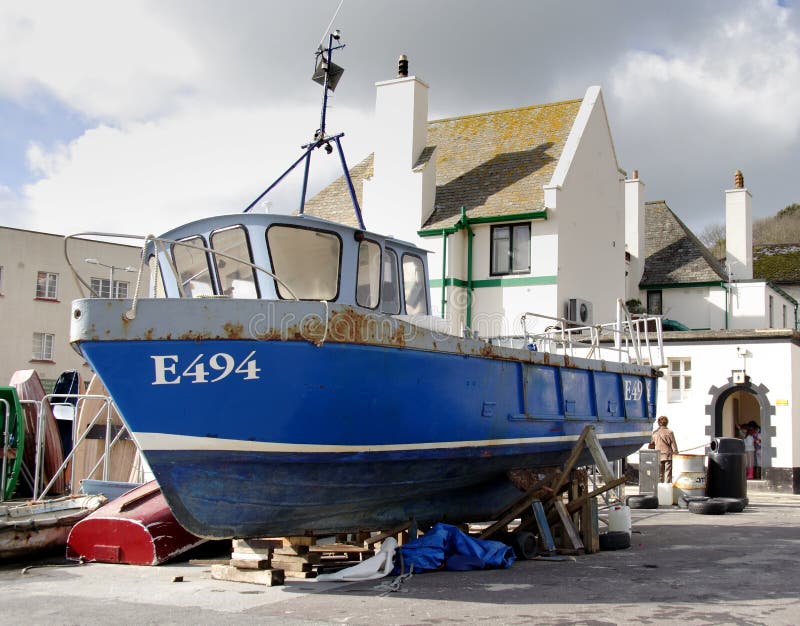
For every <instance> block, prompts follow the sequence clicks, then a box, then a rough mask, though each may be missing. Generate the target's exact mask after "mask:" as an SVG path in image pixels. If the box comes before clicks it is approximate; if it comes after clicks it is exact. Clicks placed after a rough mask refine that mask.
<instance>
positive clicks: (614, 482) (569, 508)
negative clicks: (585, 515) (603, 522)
mask: <svg viewBox="0 0 800 626" xmlns="http://www.w3.org/2000/svg"><path fill="white" fill-rule="evenodd" d="M625 480H626V479H625V476H622V477H621V478H615V479H614V480H612V481H611V482H609V483H607V484H605V485H603V486H602V487H598V488H597V489H595V490H594V491H590V492H589V493H587V494H585V495H584V496H581V497H580V498H578V499H577V500H575V501H574V502H570V503H569V504H568V505H567V511H569V512H570V513H574V512H575V511H577V510H578V509H580V508H581V507H582V506H583V504H584V502H586V501H587V500H589V498H594V497H595V496H599V495H600V494H601V493H605V492H606V491H609V490H611V489H614V487H619V486H620V485H621V484H623V483H624V482H625Z"/></svg>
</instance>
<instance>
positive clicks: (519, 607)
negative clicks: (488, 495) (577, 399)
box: [0, 494, 800, 625]
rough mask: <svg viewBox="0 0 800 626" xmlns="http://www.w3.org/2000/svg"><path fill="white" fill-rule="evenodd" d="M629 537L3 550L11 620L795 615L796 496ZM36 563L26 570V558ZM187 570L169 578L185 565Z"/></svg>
mask: <svg viewBox="0 0 800 626" xmlns="http://www.w3.org/2000/svg"><path fill="white" fill-rule="evenodd" d="M632 520H633V535H632V546H631V548H630V549H627V550H620V551H612V552H601V553H599V554H593V555H586V556H578V557H575V561H566V562H552V561H537V560H533V561H517V562H516V563H514V565H513V566H512V567H511V568H510V569H507V570H484V571H474V572H434V573H426V574H419V575H415V576H413V577H411V578H410V579H408V580H406V581H405V582H404V583H403V585H402V587H401V589H400V591H397V592H387V591H386V590H385V589H384V588H381V583H382V582H385V581H387V580H391V579H384V580H383V581H369V582H358V583H321V582H317V581H315V580H303V581H299V580H298V581H291V580H290V581H288V582H287V584H286V585H284V586H279V587H263V586H260V585H254V584H247V583H234V582H222V581H217V580H213V579H212V578H211V573H210V566H208V565H195V564H190V563H188V562H179V563H172V564H167V565H161V566H158V567H138V566H129V565H109V564H98V563H89V564H84V565H72V564H70V563H69V562H68V561H65V560H63V559H61V558H49V559H41V560H39V561H35V562H30V563H19V562H18V563H2V564H0V601H2V606H3V610H2V613H1V614H0V615H2V617H0V620H2V622H3V623H7V624H11V623H16V624H22V623H27V624H110V623H117V624H159V625H161V624H212V623H213V624H228V623H230V624H240V623H241V624H250V623H253V624H256V623H258V624H272V623H275V624H277V623H280V624H342V623H346V624H370V625H374V624H476V623H482V624H545V625H556V624H592V625H594V624H669V623H681V624H797V623H800V585H798V575H797V574H798V563H800V496H789V495H775V494H751V495H750V506H749V507H748V508H747V509H745V511H744V512H742V513H727V514H725V515H721V516H716V515H696V514H692V513H689V512H688V511H686V510H684V509H678V508H677V507H668V508H659V509H657V510H633V511H632ZM30 565H32V566H33V567H30V568H28V569H26V570H24V572H23V568H24V567H26V566H30ZM181 576H182V577H183V581H182V582H173V579H175V578H176V577H181Z"/></svg>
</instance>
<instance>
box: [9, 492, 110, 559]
mask: <svg viewBox="0 0 800 626" xmlns="http://www.w3.org/2000/svg"><path fill="white" fill-rule="evenodd" d="M105 501H106V499H105V498H104V497H103V496H64V497H62V498H55V499H53V500H45V501H38V502H27V503H25V504H16V505H0V559H13V558H20V557H24V556H28V555H30V554H33V553H35V552H41V551H45V550H51V549H54V548H58V547H59V546H64V545H65V544H66V543H67V537H68V536H69V531H70V529H71V528H72V526H73V525H74V524H75V523H76V522H77V521H79V520H81V519H83V518H84V517H86V516H87V515H89V514H90V513H91V512H92V511H94V510H96V509H98V508H99V507H100V506H102V505H103V503H104V502H105Z"/></svg>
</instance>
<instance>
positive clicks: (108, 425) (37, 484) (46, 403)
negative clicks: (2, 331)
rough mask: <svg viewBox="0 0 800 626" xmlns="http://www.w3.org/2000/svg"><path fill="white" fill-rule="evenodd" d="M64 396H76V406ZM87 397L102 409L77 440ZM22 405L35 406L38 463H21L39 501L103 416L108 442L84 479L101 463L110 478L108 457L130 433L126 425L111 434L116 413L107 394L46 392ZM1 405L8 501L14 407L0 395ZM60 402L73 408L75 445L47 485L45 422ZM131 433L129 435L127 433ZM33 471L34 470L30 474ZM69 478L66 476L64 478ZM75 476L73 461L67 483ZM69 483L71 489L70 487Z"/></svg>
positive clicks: (1, 488)
mask: <svg viewBox="0 0 800 626" xmlns="http://www.w3.org/2000/svg"><path fill="white" fill-rule="evenodd" d="M54 398H58V399H59V400H60V401H59V402H54V401H53V399H54ZM64 399H73V400H75V404H74V405H73V404H72V403H71V402H63V400H64ZM88 400H97V401H100V402H101V405H100V408H99V409H98V410H97V412H96V413H95V414H94V416H93V417H92V419H91V421H90V422H89V423H88V424H87V426H86V428H85V430H84V431H83V432H82V433H81V434H80V436H79V437H78V438H77V439H75V435H76V433H75V428H76V426H77V416H78V414H79V412H80V409H81V405H82V404H83V403H84V402H86V401H88ZM19 403H20V405H21V406H23V407H24V406H26V405H28V406H33V407H34V408H35V409H36V442H35V448H34V450H35V456H34V459H35V462H34V467H33V468H29V467H26V466H25V464H24V463H23V464H22V469H21V473H22V476H23V478H24V479H25V481H26V482H27V483H28V485H29V486H30V487H31V492H32V494H33V496H32V497H33V499H34V500H39V499H41V498H44V497H45V496H47V494H48V493H49V492H50V490H51V489H52V488H53V485H54V484H55V483H56V481H57V480H58V479H59V478H60V477H61V476H62V475H64V474H65V472H66V469H67V466H68V465H69V464H70V461H72V460H73V458H74V457H75V453H76V452H77V451H78V449H79V448H80V446H81V445H83V442H84V441H85V440H86V439H87V438H88V436H89V433H90V432H91V430H92V429H93V427H94V426H95V425H97V424H98V423H99V422H100V421H101V418H104V419H105V445H104V448H103V454H102V455H101V456H100V458H99V459H98V460H97V462H96V463H95V465H94V467H92V469H91V471H90V472H89V473H88V475H87V476H85V477H83V478H91V477H92V476H94V475H95V474H96V473H97V472H98V470H100V468H101V466H102V480H108V472H109V467H108V460H109V458H110V457H109V452H110V450H111V449H112V448H113V447H114V445H115V444H116V443H117V442H118V441H120V439H122V438H123V437H124V436H125V435H126V434H127V433H128V430H127V427H125V425H124V424H123V425H122V426H120V427H119V431H118V432H116V434H114V436H113V437H112V432H113V431H114V428H113V425H112V416H113V413H114V410H115V409H114V406H113V400H112V399H111V398H110V397H108V396H104V395H95V394H65V393H57V394H47V395H45V396H44V397H43V398H42V399H41V400H40V401H37V400H20V401H19ZM0 405H1V406H2V408H3V415H4V420H3V425H4V428H3V460H2V472H3V473H2V475H0V502H2V501H4V500H5V488H6V469H7V459H8V450H9V447H10V446H9V442H10V437H11V433H10V432H9V424H8V421H9V418H10V415H11V407H10V405H9V404H8V402H7V401H6V400H4V399H2V398H0ZM57 405H65V406H69V407H70V408H71V409H74V415H75V418H74V419H73V421H72V424H73V426H72V432H73V441H74V444H73V446H72V450H71V451H70V452H69V454H68V455H66V457H65V458H64V461H63V462H62V463H61V465H60V466H59V468H58V469H57V470H56V471H55V472H54V473H53V475H52V476H51V477H50V480H49V482H48V483H47V484H46V485H45V484H44V464H45V449H46V446H47V441H46V436H47V428H46V424H45V416H46V414H47V411H48V409H49V408H51V407H53V406H57ZM20 419H25V417H24V415H21V416H20ZM128 436H129V435H128ZM16 454H24V450H22V449H19V448H18V449H17V450H16ZM31 472H32V473H31ZM65 478H66V477H65ZM74 478H75V464H74V463H73V464H72V465H71V466H70V476H69V481H68V485H70V486H71V485H72V484H73V481H74ZM69 488H70V487H69V486H68V490H69Z"/></svg>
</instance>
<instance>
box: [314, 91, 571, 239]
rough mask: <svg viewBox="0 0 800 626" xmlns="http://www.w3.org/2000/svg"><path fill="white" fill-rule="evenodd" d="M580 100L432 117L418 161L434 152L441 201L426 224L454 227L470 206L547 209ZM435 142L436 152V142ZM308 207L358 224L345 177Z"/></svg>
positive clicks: (367, 167)
mask: <svg viewBox="0 0 800 626" xmlns="http://www.w3.org/2000/svg"><path fill="white" fill-rule="evenodd" d="M581 102H582V100H568V101H564V102H554V103H550V104H542V105H534V106H528V107H523V108H519V109H507V110H504V111H493V112H489V113H480V114H477V115H466V116H462V117H452V118H448V119H443V120H436V121H432V122H428V141H427V144H428V145H427V147H426V148H425V149H424V150H423V152H422V154H421V155H420V157H419V159H418V160H417V163H415V165H414V167H415V168H419V167H421V166H422V165H424V163H425V162H426V161H427V160H429V159H430V158H431V156H433V157H434V158H435V159H436V200H435V208H434V211H433V213H432V214H431V216H430V217H429V218H428V220H427V221H426V223H425V224H424V225H423V228H425V229H431V228H442V227H447V226H453V224H455V222H456V221H458V218H459V217H460V213H461V207H462V206H463V207H466V209H467V215H468V216H469V217H488V216H502V215H511V214H515V213H524V212H528V211H541V210H543V209H544V191H543V189H542V186H543V185H546V184H547V183H549V182H550V179H551V178H552V176H553V171H554V170H555V167H556V164H557V163H558V160H559V158H560V157H561V153H562V151H563V149H564V143H565V142H566V140H567V136H568V135H569V132H570V130H571V129H572V126H573V123H574V121H575V116H576V115H577V113H578V109H579V108H580V105H581ZM434 148H436V151H435V152H434V151H433V149H434ZM372 165H373V155H370V156H368V157H367V158H366V159H364V160H363V161H361V162H360V163H359V164H358V165H356V166H355V167H353V168H351V170H350V176H351V178H352V179H353V185H354V187H355V189H356V196H357V197H358V199H359V202H361V195H362V184H363V181H364V179H365V178H369V177H371V176H372V171H373V167H372ZM305 210H306V211H307V212H308V213H310V214H312V215H316V216H318V217H322V218H325V219H329V220H333V221H337V222H342V223H345V224H350V225H355V216H354V215H353V209H352V206H351V204H350V199H349V195H348V192H347V186H346V183H345V182H344V177H341V178H339V179H338V180H336V181H334V182H333V183H332V184H331V185H329V186H328V187H326V188H325V189H323V190H322V191H321V192H320V193H319V194H317V195H316V196H314V198H312V199H311V200H309V201H308V203H307V204H306V209H305Z"/></svg>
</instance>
